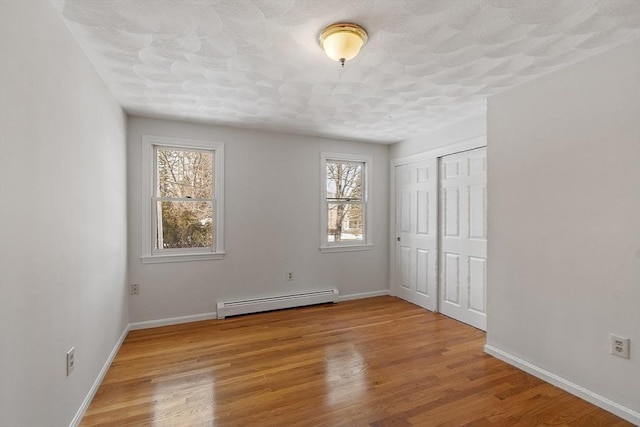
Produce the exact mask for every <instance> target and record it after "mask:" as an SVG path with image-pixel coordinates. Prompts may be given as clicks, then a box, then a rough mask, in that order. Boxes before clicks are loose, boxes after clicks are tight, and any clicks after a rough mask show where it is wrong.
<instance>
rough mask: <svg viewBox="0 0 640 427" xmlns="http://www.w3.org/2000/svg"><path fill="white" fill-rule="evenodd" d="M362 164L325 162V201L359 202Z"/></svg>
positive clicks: (360, 198) (360, 197)
mask: <svg viewBox="0 0 640 427" xmlns="http://www.w3.org/2000/svg"><path fill="white" fill-rule="evenodd" d="M363 169H364V163H360V162H335V161H327V200H328V201H361V200H362V171H363Z"/></svg>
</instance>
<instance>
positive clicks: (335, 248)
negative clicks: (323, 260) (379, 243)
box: [320, 244, 373, 254]
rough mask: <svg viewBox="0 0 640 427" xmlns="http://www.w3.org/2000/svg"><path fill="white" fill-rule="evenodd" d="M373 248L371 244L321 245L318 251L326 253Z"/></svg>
mask: <svg viewBox="0 0 640 427" xmlns="http://www.w3.org/2000/svg"><path fill="white" fill-rule="evenodd" d="M371 249H373V245H367V244H364V245H344V246H323V247H321V248H320V252H321V253H323V254H328V253H332V252H353V251H370V250H371Z"/></svg>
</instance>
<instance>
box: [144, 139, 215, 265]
mask: <svg viewBox="0 0 640 427" xmlns="http://www.w3.org/2000/svg"><path fill="white" fill-rule="evenodd" d="M155 146H164V147H172V148H184V149H197V150H209V151H215V155H214V165H213V166H214V182H213V186H214V188H213V191H214V199H215V206H214V209H215V216H214V217H215V225H214V227H215V236H213V237H214V241H215V247H211V248H194V249H186V250H182V249H181V250H179V252H178V251H176V252H168V251H163V252H162V253H154V250H153V248H154V238H153V235H154V223H153V219H152V218H151V215H152V212H153V208H152V206H151V204H152V198H153V196H154V188H153V186H154V182H155V179H154V170H155V166H154V162H155V157H154V147H155ZM141 194H142V256H141V257H140V260H141V261H142V263H143V264H155V263H164V262H182V261H201V260H212V259H222V258H223V257H224V255H225V252H224V144H223V143H221V142H213V141H200V140H193V139H181V138H166V137H160V136H151V135H143V136H142V193H141Z"/></svg>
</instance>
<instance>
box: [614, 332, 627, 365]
mask: <svg viewBox="0 0 640 427" xmlns="http://www.w3.org/2000/svg"><path fill="white" fill-rule="evenodd" d="M609 336H610V337H611V354H613V355H614V356H618V357H622V358H623V359H628V358H629V338H624V337H620V336H618V335H613V334H611V335H609Z"/></svg>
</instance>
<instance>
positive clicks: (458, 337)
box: [81, 297, 631, 427]
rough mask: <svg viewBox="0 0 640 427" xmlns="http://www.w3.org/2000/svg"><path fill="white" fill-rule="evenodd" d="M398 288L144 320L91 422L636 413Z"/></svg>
mask: <svg viewBox="0 0 640 427" xmlns="http://www.w3.org/2000/svg"><path fill="white" fill-rule="evenodd" d="M484 342H485V334H484V333H483V332H481V331H479V330H477V329H475V328H472V327H469V326H466V325H464V324H461V323H459V322H457V321H455V320H452V319H449V318H447V317H445V316H442V315H439V314H434V313H430V312H428V311H425V310H423V309H421V308H419V307H416V306H414V305H412V304H409V303H407V302H405V301H402V300H399V299H396V298H393V297H378V298H370V299H364V300H357V301H348V302H341V303H339V304H328V305H320V306H313V307H304V308H298V309H292V310H283V311H275V312H269V313H262V314H255V315H250V316H240V317H234V318H228V319H225V320H207V321H202V322H195V323H189V324H182V325H174V326H166V327H161V328H154V329H147V330H138V331H131V332H130V333H129V335H128V336H127V338H126V340H125V342H124V343H123V345H122V348H121V349H120V351H119V352H118V355H117V356H116V358H115V359H114V361H113V363H112V366H111V367H110V369H109V372H108V373H107V375H106V377H105V378H104V381H103V382H102V384H101V386H100V388H99V389H98V392H97V393H96V396H95V397H94V399H93V402H92V403H91V405H90V407H89V409H88V410H87V413H86V414H85V417H84V419H83V420H82V424H81V425H82V426H126V425H130V426H189V427H191V426H374V427H382V426H399V427H403V426H461V425H466V426H476V427H485V426H486V427H488V426H511V425H521V426H534V425H568V426H582V425H585V426H586V425H592V426H605V425H606V426H609V425H610V426H617V427H623V426H630V425H631V424H629V423H627V422H625V421H624V420H622V419H620V418H618V417H616V416H614V415H612V414H610V413H608V412H606V411H604V410H602V409H600V408H597V407H595V406H593V405H591V404H589V403H587V402H585V401H583V400H581V399H578V398H577V397H575V396H572V395H570V394H568V393H566V392H564V391H562V390H560V389H558V388H556V387H553V386H552V385H550V384H547V383H545V382H543V381H541V380H539V379H537V378H535V377H533V376H531V375H529V374H527V373H525V372H522V371H520V370H518V369H516V368H514V367H512V366H510V365H507V364H506V363H504V362H502V361H500V360H498V359H495V358H493V357H491V356H489V355H487V354H485V353H484V352H483V345H484Z"/></svg>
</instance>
